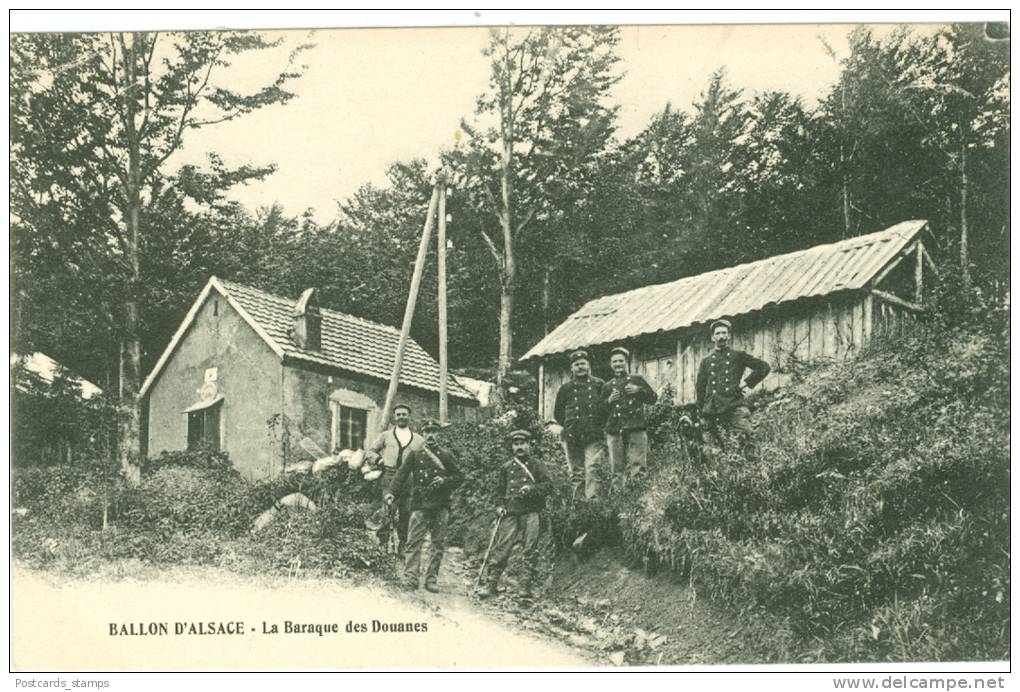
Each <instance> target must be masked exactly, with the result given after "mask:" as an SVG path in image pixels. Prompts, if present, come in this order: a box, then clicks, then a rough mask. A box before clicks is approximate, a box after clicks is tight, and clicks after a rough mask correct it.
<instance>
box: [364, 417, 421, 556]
mask: <svg viewBox="0 0 1020 692" xmlns="http://www.w3.org/2000/svg"><path fill="white" fill-rule="evenodd" d="M424 446H425V438H423V437H422V436H421V435H419V434H417V433H416V432H414V431H413V430H411V407H410V406H408V405H407V404H397V405H396V406H394V407H393V427H392V428H391V429H390V430H385V431H383V432H382V433H380V434H379V436H378V437H376V438H375V440H374V441H373V442H372V444H370V445H369V446H368V449H367V450H366V456H367V457H369V458H370V459H371V460H372V461H375V460H381V462H382V468H383V475H382V479H381V484H382V498H383V499H384V500H385V499H386V494H387V493H388V492H389V488H390V484H391V483H392V481H393V477H394V476H395V475H396V474H397V471H398V470H399V469H400V467H401V466H402V465H403V463H404V461H405V460H406V459H407V458H408V456H410V454H411V453H412V452H415V451H417V450H419V449H421V448H423V447H424ZM410 501H411V494H410V493H409V492H404V493H403V494H402V495H401V498H400V502H399V503H397V543H398V545H397V554H398V555H402V554H403V553H404V544H405V543H406V542H407V523H408V521H409V520H410V518H411V509H410ZM389 537H390V527H389V526H385V527H384V528H382V529H380V530H379V533H378V538H379V543H380V544H381V545H383V546H385V545H386V543H387V541H388V540H389Z"/></svg>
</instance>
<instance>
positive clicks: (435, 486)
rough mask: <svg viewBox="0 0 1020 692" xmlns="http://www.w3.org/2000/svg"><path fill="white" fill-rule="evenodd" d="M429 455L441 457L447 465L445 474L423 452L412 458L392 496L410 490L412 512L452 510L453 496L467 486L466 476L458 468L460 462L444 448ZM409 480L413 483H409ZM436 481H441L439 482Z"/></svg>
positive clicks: (397, 478)
mask: <svg viewBox="0 0 1020 692" xmlns="http://www.w3.org/2000/svg"><path fill="white" fill-rule="evenodd" d="M429 451H430V452H432V453H433V454H435V455H436V456H437V457H439V460H440V461H441V462H442V463H443V469H442V470H440V469H439V468H437V467H436V465H435V463H434V462H433V461H432V459H431V458H430V457H429V456H428V455H427V454H425V453H424V452H422V451H420V450H419V451H415V452H412V453H411V454H410V455H408V457H407V459H405V461H404V463H403V464H401V466H400V469H399V470H398V471H397V473H396V475H395V476H394V477H393V480H392V482H391V483H390V494H391V495H393V496H394V497H399V496H400V494H401V492H408V485H409V486H410V493H411V503H410V507H411V511H414V510H416V509H439V508H441V507H449V506H450V494H451V493H453V491H454V490H455V489H456V488H457V487H458V486H459V485H460V484H461V483H463V482H464V475H463V474H462V473H461V472H460V469H458V468H457V460H456V458H455V457H454V456H453V453H452V452H451V451H449V450H448V449H444V448H442V447H434V448H430V449H429ZM408 477H410V483H407V481H408ZM436 479H439V480H438V482H436ZM405 484H407V485H405Z"/></svg>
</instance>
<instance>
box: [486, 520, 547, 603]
mask: <svg viewBox="0 0 1020 692" xmlns="http://www.w3.org/2000/svg"><path fill="white" fill-rule="evenodd" d="M541 534H542V517H541V515H540V514H539V513H538V512H529V513H527V514H507V515H506V516H504V517H503V520H502V521H501V522H500V524H499V530H498V531H497V532H496V540H495V541H494V542H493V544H492V552H491V553H489V568H488V570H487V574H486V576H487V578H488V581H489V583H490V584H493V585H495V584H496V582H498V581H499V576H500V575H501V574H503V570H505V569H506V566H507V563H509V562H510V551H512V550H513V547H514V546H515V545H516V544H517V543H520V544H521V547H522V548H523V558H524V569H525V574H526V578H527V580H528V585H529V586H530V584H531V582H532V580H533V579H534V577H535V573H536V572H537V571H538V539H539V538H540V537H541Z"/></svg>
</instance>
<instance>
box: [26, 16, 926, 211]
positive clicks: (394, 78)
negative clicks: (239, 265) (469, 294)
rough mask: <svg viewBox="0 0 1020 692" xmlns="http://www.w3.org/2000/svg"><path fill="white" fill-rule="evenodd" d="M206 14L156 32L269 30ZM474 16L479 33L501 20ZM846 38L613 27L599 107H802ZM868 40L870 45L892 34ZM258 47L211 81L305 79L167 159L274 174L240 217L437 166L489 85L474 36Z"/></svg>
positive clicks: (843, 33) (433, 31)
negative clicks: (614, 46)
mask: <svg viewBox="0 0 1020 692" xmlns="http://www.w3.org/2000/svg"><path fill="white" fill-rule="evenodd" d="M212 14H215V13H206V14H203V13H198V14H195V13H189V14H186V15H184V14H178V15H172V16H171V19H169V20H168V21H170V22H171V26H173V27H174V28H192V27H193V26H202V25H211V26H237V25H238V24H237V22H238V21H240V19H239V18H240V17H244V18H245V19H246V20H248V21H249V23H248V24H247V25H248V26H258V25H259V24H258V21H268V22H271V21H272V19H263V18H262V16H261V15H258V16H255V15H252V16H249V15H245V14H240V13H234V14H227V15H225V17H223V18H222V19H219V18H216V19H212V18H210V17H211V15H212ZM295 14H296V13H295ZM405 14H409V13H402V14H401V15H399V16H400V17H401V18H402V19H403V20H404V21H410V22H414V21H416V20H415V18H414V17H410V18H408V17H405V16H404V15H405ZM420 14H421V13H419V15H420ZM474 14H475V15H477V16H478V17H479V18H480V19H479V20H478V21H485V20H486V19H488V20H490V21H493V23H497V22H496V20H499V19H502V17H498V16H495V15H493V14H492V13H489V15H485V16H483V15H482V14H481V13H480V12H475V13H474ZM531 14H535V13H531ZM135 16H136V15H135V14H131V15H129V17H128V19H133V18H134V17H135ZM394 16H396V15H393V14H392V13H391V14H390V15H387V17H389V18H392V17H394ZM424 16H425V19H432V17H433V16H434V15H424ZM541 16H542V17H546V16H547V15H541ZM685 16H686V15H685ZM730 16H732V15H730ZM768 16H775V15H768ZM801 16H803V15H794V18H795V19H799V18H800V17H801ZM884 16H885V15H883V17H884ZM58 17H59V15H58V13H51V14H49V15H46V16H45V20H44V28H46V29H49V30H60V29H64V30H66V27H62V26H60V25H59V24H58V25H53V23H54V22H55V21H56V19H57V18H58ZM290 17H291V15H284V19H289V18H290ZM711 17H714V15H712V16H710V18H711ZM14 18H15V20H17V19H19V17H18V16H17V15H15V16H14ZM344 18H345V19H349V18H350V17H349V15H344ZM508 18H509V19H514V18H515V17H513V16H511V17H508ZM255 20H258V21H255ZM69 21H70V22H72V23H71V24H69V26H70V27H71V28H83V29H87V30H96V29H115V28H129V27H122V26H116V24H117V23H118V22H121V23H123V22H124V21H126V20H124V19H123V18H122V16H121V15H113V16H112V18H111V19H108V20H105V21H106V22H107V24H103V23H102V20H96V19H95V17H94V16H93V15H92V14H89V15H86V16H84V17H79V18H77V19H71V20H69ZM97 21H98V23H96V22H97ZM369 21H370V22H371V21H373V20H372V18H369ZM374 21H375V23H377V24H378V23H379V20H378V19H375V20H374ZM418 21H421V20H418ZM758 21H761V20H760V19H759V20H758ZM45 22H49V23H50V24H51V26H45ZM74 22H77V23H74ZM83 22H84V23H83ZM89 22H91V23H89ZM110 22H113V23H112V24H110ZM179 22H185V23H184V24H179ZM189 22H190V23H189ZM251 22H254V23H251ZM355 23H357V22H355ZM425 23H427V22H425ZM12 24H13V22H12ZM279 25H280V24H277V26H279ZM290 25H293V24H292V23H291V24H290ZM261 26H272V24H271V23H269V24H265V23H263V24H261ZM306 26H307V25H306ZM932 26H933V25H930V24H929V25H926V26H925V27H924V29H923V30H931V28H932ZM12 28H14V29H15V30H22V29H21V28H20V27H18V26H12ZM130 28H143V27H130ZM851 29H852V26H851V25H848V24H756V25H720V24H715V25H705V24H701V25H686V26H684V25H645V26H624V27H622V28H621V36H620V43H619V46H618V54H619V56H620V58H621V61H620V63H619V69H620V70H621V71H622V72H623V77H622V79H621V80H620V82H619V83H618V84H617V85H616V86H615V88H614V89H613V91H612V93H611V96H610V101H611V102H612V103H614V104H616V105H618V106H619V119H618V130H617V137H618V138H619V139H621V140H622V139H626V138H628V137H631V136H633V135H635V134H637V133H638V132H640V131H641V130H642V129H643V128H644V127H645V125H646V124H647V123H648V122H649V120H650V118H651V117H652V115H653V114H654V113H656V112H657V111H661V110H662V108H663V107H664V106H665V105H666V104H667V103H671V104H672V105H673V107H674V108H679V109H684V110H689V109H690V108H691V106H692V104H693V103H694V102H695V101H696V100H697V98H698V96H699V94H700V93H701V92H702V90H703V89H704V88H705V87H706V85H707V84H708V80H709V78H710V76H711V75H712V73H713V72H715V71H716V70H718V69H719V68H724V69H725V70H726V74H727V77H728V80H729V84H730V85H731V86H733V87H737V88H742V89H744V90H745V93H746V94H747V95H748V96H750V95H753V94H754V93H755V92H760V91H763V90H771V89H777V90H783V91H787V92H790V93H792V94H795V95H798V96H801V97H802V98H803V99H804V101H805V102H806V103H808V104H809V105H811V104H814V103H815V102H817V100H818V99H819V98H821V97H822V96H824V94H825V93H826V91H827V90H828V89H829V87H830V86H831V85H832V84H833V83H834V82H835V80H836V79H837V77H838V73H839V66H838V64H837V62H836V61H835V60H833V59H832V58H831V57H830V56H829V55H828V54H827V53H826V51H825V48H824V44H823V39H824V41H825V42H826V43H828V44H829V45H830V46H831V47H832V48H833V49H834V50H835V52H836V55H837V57H843V56H845V55H846V52H847V34H848V32H849V31H850V30H851ZM876 29H877V30H878V31H879V32H880V33H881V32H885V31H889V30H891V29H892V25H884V26H876ZM265 35H266V36H267V37H268V38H273V39H281V45H280V46H279V47H278V48H276V49H274V50H271V51H264V52H261V53H259V54H256V55H253V56H246V57H244V58H243V59H240V60H238V61H237V62H236V63H235V64H234V65H233V66H232V67H231V68H228V69H227V70H226V71H225V72H222V73H221V75H220V78H221V79H223V80H224V83H225V84H228V85H229V86H231V87H232V88H235V89H240V90H242V91H244V90H248V91H254V90H255V89H257V88H258V87H259V86H261V85H264V84H265V83H266V82H267V81H268V80H269V79H271V78H272V76H274V75H275V74H277V73H278V72H279V71H280V70H282V69H283V68H284V67H286V65H287V58H288V56H289V54H290V52H291V50H292V49H293V48H294V47H296V46H298V45H300V44H303V43H307V42H310V43H313V44H314V46H313V47H312V48H311V49H310V50H308V51H305V52H303V53H301V54H300V56H299V57H298V62H299V64H304V65H306V69H305V70H304V71H303V74H302V76H301V77H300V78H299V79H297V80H295V81H292V82H290V83H288V88H289V89H290V90H291V91H293V92H294V93H295V94H296V96H295V98H293V99H292V100H291V101H290V102H288V103H287V104H284V105H277V106H273V107H269V108H266V109H263V110H261V111H258V112H255V113H252V114H249V115H247V116H244V117H242V118H239V119H237V120H235V121H232V122H229V123H224V124H221V125H217V126H213V127H208V128H203V129H201V130H194V131H189V132H188V133H187V137H186V140H185V146H184V150H183V151H182V152H181V153H180V154H179V155H177V156H175V157H174V158H173V159H171V161H170V163H171V164H173V165H180V164H183V163H198V164H201V163H202V162H203V161H204V160H205V157H206V155H207V154H208V153H209V152H216V153H217V154H219V155H220V156H221V157H222V158H223V159H224V160H225V162H226V163H227V164H228V165H234V166H236V165H241V164H255V165H264V164H268V163H272V164H275V165H276V167H277V170H276V172H275V173H274V174H272V175H271V176H269V177H268V178H267V179H266V180H264V181H261V182H256V183H252V184H249V185H247V186H243V187H238V188H235V189H234V190H233V191H232V192H231V193H230V196H231V197H232V198H233V199H236V200H238V201H240V202H242V203H243V204H245V205H246V206H247V207H249V208H250V209H252V210H254V209H256V208H258V207H263V206H269V205H271V204H273V203H280V204H281V205H282V206H283V208H284V210H285V211H286V212H287V213H288V214H291V215H297V214H300V213H302V212H304V211H305V210H308V209H311V210H313V212H314V215H315V217H316V218H317V219H318V220H319V221H329V220H332V219H333V218H335V216H336V204H337V201H338V200H342V199H344V198H346V197H348V196H350V195H351V194H352V193H354V192H355V191H356V190H357V189H358V188H359V187H360V186H361V185H363V184H365V183H372V184H375V185H385V184H386V170H387V167H388V166H389V165H390V164H391V163H394V162H397V161H407V160H409V159H412V158H416V157H423V158H425V159H427V160H430V161H434V160H436V157H437V155H438V153H439V151H440V150H441V149H443V148H445V147H449V146H452V145H453V144H454V142H455V139H454V138H455V136H456V135H457V132H458V126H459V124H460V121H461V119H462V118H464V117H468V118H470V116H471V114H472V112H473V111H474V105H475V101H476V99H477V97H478V96H479V95H480V94H481V93H483V92H484V91H485V89H486V87H487V82H488V76H489V66H488V63H487V59H486V58H485V57H484V56H483V55H482V49H483V48H484V46H485V45H486V43H487V41H488V35H489V29H487V28H485V27H460V28H390V29H374V28H361V29H340V30H335V29H318V30H314V31H309V30H307V29H295V30H288V31H278V32H268V31H267V32H265Z"/></svg>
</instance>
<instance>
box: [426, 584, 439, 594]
mask: <svg viewBox="0 0 1020 692" xmlns="http://www.w3.org/2000/svg"><path fill="white" fill-rule="evenodd" d="M425 590H426V591H430V592H432V593H439V584H437V583H436V582H434V581H427V582H425Z"/></svg>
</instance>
